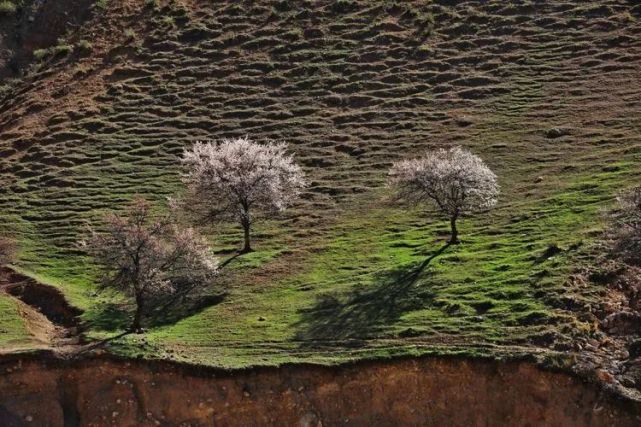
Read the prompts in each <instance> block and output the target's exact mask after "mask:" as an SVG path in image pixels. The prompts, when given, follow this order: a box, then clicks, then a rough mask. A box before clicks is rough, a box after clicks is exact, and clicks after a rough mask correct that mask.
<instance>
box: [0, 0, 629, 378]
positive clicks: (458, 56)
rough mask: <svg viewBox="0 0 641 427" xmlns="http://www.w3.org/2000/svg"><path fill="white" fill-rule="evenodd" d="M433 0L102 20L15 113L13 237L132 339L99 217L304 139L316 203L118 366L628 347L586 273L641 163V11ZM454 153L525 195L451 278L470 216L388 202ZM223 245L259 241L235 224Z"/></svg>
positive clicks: (195, 5) (7, 123) (474, 230)
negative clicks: (247, 147) (186, 174)
mask: <svg viewBox="0 0 641 427" xmlns="http://www.w3.org/2000/svg"><path fill="white" fill-rule="evenodd" d="M427 3H428V2H424V1H408V2H405V1H380V2H379V1H361V0H353V1H352V0H327V1H318V2H316V1H314V2H311V1H275V2H249V1H247V2H232V1H226V2H213V4H212V2H208V1H204V0H203V1H198V0H189V1H187V0H183V1H169V2H165V1H159V2H154V1H143V0H139V1H134V0H128V1H122V2H116V1H103V2H98V3H97V4H96V5H94V6H93V9H92V12H91V13H92V15H91V18H89V19H88V21H87V22H86V23H85V24H83V25H80V26H78V27H77V28H76V27H74V28H70V29H69V30H68V34H67V35H66V36H63V37H62V38H60V39H56V42H55V43H53V44H52V46H50V47H48V48H46V49H44V50H42V51H38V52H37V54H36V55H35V57H34V58H33V63H32V65H31V66H30V68H29V71H28V74H27V76H26V77H25V78H24V79H21V80H20V81H18V82H12V83H11V86H10V87H9V88H8V89H6V90H5V92H4V95H3V98H2V99H1V100H0V157H1V160H0V182H1V183H2V192H1V193H0V203H1V206H2V210H1V213H0V215H1V216H0V223H1V224H2V225H3V226H6V227H9V228H10V229H12V230H16V231H17V233H18V235H19V237H20V239H21V241H22V244H23V247H24V251H23V253H22V257H21V261H20V263H19V265H18V268H20V269H21V270H23V271H24V272H26V273H29V274H31V275H35V276H37V277H38V278H39V279H40V280H42V281H45V282H48V283H50V284H53V285H56V286H58V287H59V288H61V289H62V290H63V292H64V293H65V295H66V296H67V297H68V299H69V300H70V301H71V302H72V303H73V304H75V305H77V306H79V307H80V308H82V309H83V310H84V311H85V314H84V315H83V321H84V323H85V324H86V328H87V336H88V337H89V338H102V337H107V336H110V335H111V334H113V333H115V332H117V331H120V330H121V328H122V318H123V317H124V316H125V315H126V313H127V310H128V308H127V307H126V305H124V304H123V303H122V300H121V298H119V296H118V295H111V294H107V295H104V294H96V293H95V287H94V283H95V277H94V272H93V270H92V268H91V267H90V266H88V264H87V262H86V260H84V259H83V258H82V256H81V254H80V253H79V252H78V251H77V249H76V246H75V243H76V242H77V241H78V240H79V238H80V237H81V236H82V232H83V225H84V224H85V223H86V222H87V221H88V220H95V219H97V218H98V217H99V216H100V214H101V213H104V212H105V211H106V210H109V209H117V208H120V207H121V204H122V202H123V201H125V200H128V199H129V198H130V197H131V195H132V194H134V193H140V194H144V195H147V196H148V197H150V198H153V199H155V200H157V201H160V202H162V201H163V200H164V199H165V197H166V196H168V195H170V194H172V193H174V192H175V191H176V190H178V189H179V188H180V181H179V174H180V170H179V168H178V166H179V165H178V164H177V162H176V160H177V158H178V156H179V155H180V154H181V153H182V150H183V148H184V147H186V146H189V145H190V144H191V143H193V142H194V141H197V140H206V139H218V138H222V137H231V136H243V135H249V136H250V137H252V138H254V139H256V140H260V141H262V140H267V139H271V140H279V141H285V142H288V143H289V144H290V145H291V149H292V151H293V152H294V153H295V155H296V158H297V159H298V160H299V161H300V162H301V163H302V165H303V166H304V169H305V172H306V173H307V174H308V176H309V178H310V182H311V185H310V187H309V188H308V190H307V192H306V193H305V194H304V200H303V202H301V203H300V204H299V205H297V206H296V207H295V208H294V209H293V210H290V211H288V212H287V214H286V215H285V216H284V217H280V218H273V219H270V220H268V221H265V222H263V223H261V224H259V225H258V229H257V241H256V248H257V249H258V251H257V252H256V253H253V254H250V255H248V256H243V257H239V258H238V259H236V260H234V262H233V263H230V266H232V271H231V273H229V275H227V276H226V278H225V280H226V281H227V283H228V284H229V291H228V293H227V294H226V296H225V298H222V299H221V298H214V300H215V303H213V302H212V304H211V305H209V306H206V307H204V308H203V307H198V309H197V310H185V312H182V313H179V314H177V315H176V316H175V319H176V321H175V322H174V323H170V324H166V322H164V323H163V322H161V323H159V324H152V325H150V331H149V333H148V334H146V335H145V337H144V338H140V337H125V338H123V339H122V340H117V341H114V343H112V344H111V347H110V348H111V350H112V351H114V352H117V353H121V354H128V355H132V354H142V355H153V356H158V357H168V358H175V359H179V360H190V361H196V362H201V363H210V364H216V365H225V366H230V365H233V366H239V365H247V364H260V363H264V364H273V363H281V362H285V361H290V360H314V361H323V362H327V361H335V360H344V359H346V358H358V357H369V356H372V355H393V354H399V353H402V354H407V353H414V352H459V351H463V352H470V353H474V354H477V353H486V352H488V351H494V350H496V351H502V350H501V349H505V350H506V351H514V352H525V353H528V352H532V353H537V352H540V351H542V349H548V350H549V349H552V350H555V351H572V350H576V349H580V348H579V347H577V343H579V345H580V346H582V345H583V344H580V343H582V342H583V341H581V340H584V341H585V340H588V339H592V340H595V339H596V340H597V341H598V340H602V339H605V338H604V337H605V335H604V334H603V332H602V331H600V328H599V319H598V309H595V307H598V305H599V304H600V303H602V300H603V296H604V295H605V285H604V284H597V283H586V282H582V281H579V280H575V279H576V277H575V276H574V275H573V274H574V273H576V272H577V271H580V270H581V269H582V268H584V267H587V266H590V265H592V264H594V263H595V260H597V259H598V256H599V255H600V251H601V250H602V249H601V248H600V246H599V240H600V239H601V232H602V229H603V221H602V210H603V209H606V208H609V207H610V206H611V202H612V200H613V197H614V194H615V193H616V191H618V190H619V189H620V188H622V187H626V186H629V185H632V184H633V183H634V182H636V180H638V177H639V172H640V171H641V169H640V168H639V167H638V161H639V157H640V152H639V149H638V148H639V141H640V133H641V132H640V131H641V114H640V112H641V94H640V88H641V7H640V6H638V5H635V2H633V1H623V0H618V1H615V0H612V1H607V0H606V1H599V2H585V1H579V0H565V1H554V2H552V1H545V2H543V1H510V2H505V1H488V2H480V1H434V2H432V3H431V4H427ZM454 144H460V145H463V146H465V147H468V148H470V149H471V150H472V151H473V152H475V153H476V154H479V155H480V156H481V157H483V158H484V159H485V160H486V161H487V163H488V164H489V165H490V166H491V168H492V169H493V170H494V171H496V173H497V175H498V176H499V181H500V184H501V187H502V195H501V198H500V201H499V206H498V208H497V209H496V210H495V211H494V212H493V213H491V214H489V215H484V216H480V217H478V218H474V219H473V218H467V219H464V221H463V223H462V226H461V237H462V239H463V244H462V245H459V246H456V247H451V248H448V249H447V250H445V251H442V252H439V253H438V256H437V257H435V258H433V259H431V260H430V262H429V265H427V264H426V259H428V258H429V257H430V256H431V255H433V254H434V253H435V252H437V251H438V250H439V248H441V247H442V246H443V244H444V241H445V239H446V237H447V224H446V223H445V222H442V221H440V220H439V219H438V218H437V217H435V216H434V215H431V213H430V212H416V211H408V210H407V209H405V208H401V207H398V206H394V205H393V204H392V203H390V202H389V201H388V197H387V190H386V189H385V188H384V185H383V184H384V182H385V177H386V173H387V169H388V167H389V166H390V165H391V163H392V162H393V161H395V160H398V159H401V158H405V157H411V156H415V155H417V154H419V153H420V152H421V151H422V150H423V149H425V148H427V147H434V146H451V145H454ZM206 231H207V232H208V233H209V234H210V236H211V239H212V242H213V243H214V245H215V247H216V249H217V250H218V251H219V252H220V253H221V254H222V255H223V256H225V254H228V253H230V252H232V251H233V250H234V249H236V245H237V242H238V235H239V234H238V233H239V231H238V230H237V229H236V228H234V227H232V226H221V227H220V228H216V229H208V230H206ZM421 266H422V268H419V267H421ZM408 274H415V276H416V277H412V280H411V281H408V280H407V275H408ZM7 303H9V302H7ZM3 307H4V306H3V305H0V310H1V311H0V313H1V314H2V315H3V316H9V317H10V318H13V317H11V315H10V313H11V311H10V309H7V310H5V309H4V308H3ZM7 313H9V314H7ZM172 319H174V317H172ZM15 323H19V322H15ZM15 328H16V329H18V328H19V326H16V327H15ZM16 333H18V332H16ZM599 342H600V341H599ZM599 345H601V344H599ZM595 351H596V350H595ZM602 351H604V352H612V351H614V350H608V348H607V346H605V345H603V350H602Z"/></svg>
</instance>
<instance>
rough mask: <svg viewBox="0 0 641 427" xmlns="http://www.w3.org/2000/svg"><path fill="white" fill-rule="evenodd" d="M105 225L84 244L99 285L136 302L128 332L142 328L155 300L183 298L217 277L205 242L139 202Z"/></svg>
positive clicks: (215, 261) (113, 216)
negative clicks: (97, 268) (99, 275)
mask: <svg viewBox="0 0 641 427" xmlns="http://www.w3.org/2000/svg"><path fill="white" fill-rule="evenodd" d="M105 222H106V229H105V231H104V232H101V233H99V232H96V231H94V230H91V235H90V238H89V239H88V240H87V241H85V242H83V246H84V247H85V248H86V250H87V252H88V253H89V254H90V255H92V256H93V257H94V259H95V261H96V262H97V264H98V265H99V266H100V267H101V269H102V282H103V283H102V284H103V286H106V287H112V288H116V289H120V290H122V291H124V292H125V293H126V294H129V295H131V296H132V297H133V298H134V300H135V303H136V312H135V315H134V319H133V323H132V325H131V330H132V331H139V330H140V329H141V322H142V318H143V315H144V314H145V312H146V310H148V309H150V308H152V307H150V306H149V304H150V303H151V301H152V300H153V297H155V296H171V295H184V291H185V290H189V289H192V288H195V287H197V286H204V285H206V284H209V283H210V282H211V281H212V280H213V278H214V276H215V275H216V273H217V269H218V261H217V259H216V258H215V257H214V256H213V255H212V252H211V250H210V248H209V247H208V245H207V242H206V241H205V239H204V238H203V237H201V236H200V235H198V234H197V233H196V232H195V231H194V230H193V229H191V228H182V227H180V226H178V225H176V224H174V223H173V221H172V220H171V218H170V217H169V216H168V215H162V216H158V215H154V214H153V213H152V207H151V205H150V203H149V202H147V201H146V200H144V199H142V198H136V199H134V200H133V201H132V203H131V204H130V205H129V207H128V208H127V211H126V213H125V215H124V216H122V217H121V216H117V215H115V214H109V215H107V217H106V218H105Z"/></svg>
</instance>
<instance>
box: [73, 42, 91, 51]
mask: <svg viewBox="0 0 641 427" xmlns="http://www.w3.org/2000/svg"><path fill="white" fill-rule="evenodd" d="M76 47H77V48H78V50H79V51H81V52H90V51H91V50H92V49H93V45H92V44H91V42H90V41H88V40H80V41H79V42H78V44H77V45H76Z"/></svg>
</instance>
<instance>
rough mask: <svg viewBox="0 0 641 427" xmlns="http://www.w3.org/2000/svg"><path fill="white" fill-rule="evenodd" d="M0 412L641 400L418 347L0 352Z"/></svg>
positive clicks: (137, 421) (284, 410)
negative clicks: (278, 360)
mask: <svg viewBox="0 0 641 427" xmlns="http://www.w3.org/2000/svg"><path fill="white" fill-rule="evenodd" d="M0 368H2V371H3V372H6V373H4V374H3V375H2V376H1V377H0V424H2V425H4V426H13V425H23V424H24V423H25V421H29V422H30V423H31V424H30V425H48V426H63V425H69V426H71V425H86V426H92V425H93V426H98V425H118V426H154V425H166V426H177V425H189V426H210V425H216V426H248V425H261V426H270V425H273V426H283V425H287V426H335V425H351V426H371V425H377V426H396V425H422V426H431V425H434V426H442V425H450V426H459V425H460V426H463V425H465V426H469V425H510V426H526V425H536V426H551V425H554V426H611V425H617V426H633V425H639V422H641V418H639V414H641V412H640V406H639V403H638V402H632V401H623V400H617V399H615V398H614V397H612V396H609V395H607V394H605V393H603V392H602V391H600V389H599V388H598V386H597V385H595V384H589V383H585V382H583V381H581V380H579V379H577V378H574V377H571V376H568V375H565V374H561V373H553V372H547V371H543V370H541V369H539V368H537V367H536V366H534V365H533V364H531V363H528V362H520V361H512V362H496V361H489V360H486V361H483V360H464V359H452V358H450V359H445V358H438V359H436V358H424V359H406V360H396V361H391V362H366V363H359V364H354V365H346V366H340V367H320V366H300V365H298V366H286V367H282V368H279V369H276V368H263V369H253V370H243V371H235V372H228V371H220V370H213V369H205V368H195V367H184V366H182V367H181V366H177V365H173V364H167V363H159V362H156V363H154V362H133V361H130V362H126V361H115V360H106V359H87V360H82V361H79V362H76V363H74V364H69V363H68V362H67V363H65V362H60V361H53V360H49V361H42V360H40V361H39V360H28V359H14V360H10V361H9V360H7V361H5V362H4V363H3V364H2V365H0Z"/></svg>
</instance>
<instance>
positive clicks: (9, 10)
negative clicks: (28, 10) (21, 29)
mask: <svg viewBox="0 0 641 427" xmlns="http://www.w3.org/2000/svg"><path fill="white" fill-rule="evenodd" d="M17 9H18V8H17V6H16V5H15V4H14V3H13V2H10V1H8V0H5V1H0V15H12V14H14V13H16V10H17Z"/></svg>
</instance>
